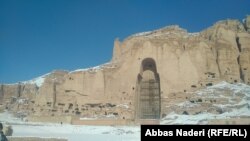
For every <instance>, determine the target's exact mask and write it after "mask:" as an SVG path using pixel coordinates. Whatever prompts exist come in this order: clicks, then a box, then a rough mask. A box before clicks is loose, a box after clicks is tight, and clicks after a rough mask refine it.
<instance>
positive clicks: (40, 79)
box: [21, 73, 50, 87]
mask: <svg viewBox="0 0 250 141" xmlns="http://www.w3.org/2000/svg"><path fill="white" fill-rule="evenodd" d="M48 75H50V73H47V74H45V75H42V76H39V77H37V78H34V79H32V80H28V81H23V82H21V83H22V84H35V85H36V86H37V87H41V86H42V84H43V82H44V80H45V77H46V76H48Z"/></svg>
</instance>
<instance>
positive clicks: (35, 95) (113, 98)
mask: <svg viewBox="0 0 250 141" xmlns="http://www.w3.org/2000/svg"><path fill="white" fill-rule="evenodd" d="M249 19H250V17H249V16H248V17H247V19H246V23H244V24H243V23H241V22H239V21H237V20H225V21H220V22H218V23H216V24H215V25H213V26H212V27H210V28H208V29H206V30H204V31H201V32H199V33H195V34H194V33H188V32H187V31H186V30H184V29H182V28H179V27H178V26H169V27H165V28H162V29H159V30H155V31H152V32H147V33H140V34H135V35H132V36H130V37H128V38H127V39H125V40H124V41H122V42H120V41H119V40H117V39H116V40H115V43H114V51H113V57H112V60H111V61H110V62H109V63H107V64H104V65H102V66H99V67H94V68H91V69H86V70H76V71H73V72H65V71H54V72H52V73H51V74H49V75H47V76H46V78H45V81H44V83H43V85H41V86H40V87H37V86H36V85H35V84H33V85H32V84H29V85H28V84H23V83H20V84H16V85H2V86H1V87H0V88H1V89H0V97H2V98H1V99H4V103H11V97H16V98H17V99H19V100H20V99H21V98H23V99H25V100H26V101H25V100H24V101H25V102H26V107H24V105H23V104H22V103H20V102H19V103H12V109H15V110H18V109H20V108H22V110H23V111H25V109H26V112H27V111H28V112H27V114H28V115H36V116H39V115H47V116H60V115H64V116H69V115H74V116H77V117H85V118H104V119H105V118H116V119H125V120H126V119H128V120H134V119H135V117H136V110H138V108H136V107H137V106H138V98H136V97H138V92H137V89H138V75H139V74H140V73H141V66H142V62H143V60H145V59H146V58H150V59H152V60H154V62H155V63H156V69H157V73H158V75H159V79H160V103H161V115H160V116H162V115H164V114H165V113H167V112H169V111H166V109H165V108H164V107H165V105H166V104H167V101H169V100H170V99H171V98H173V96H176V95H178V96H179V97H183V98H185V97H186V98H187V97H188V93H189V92H192V91H194V90H197V89H200V88H204V87H207V86H212V85H214V84H216V83H218V82H220V81H227V82H230V83H239V82H240V83H246V84H248V85H249V84H250V34H249ZM171 100H174V99H171ZM27 105H28V106H27Z"/></svg>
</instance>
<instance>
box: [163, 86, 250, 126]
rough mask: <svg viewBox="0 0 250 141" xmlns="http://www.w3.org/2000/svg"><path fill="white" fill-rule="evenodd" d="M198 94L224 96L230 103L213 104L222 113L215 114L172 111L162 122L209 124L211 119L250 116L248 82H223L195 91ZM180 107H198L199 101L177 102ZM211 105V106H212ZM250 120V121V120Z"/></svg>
mask: <svg viewBox="0 0 250 141" xmlns="http://www.w3.org/2000/svg"><path fill="white" fill-rule="evenodd" d="M195 95H196V96H199V97H203V98H215V99H217V100H218V99H219V98H223V99H224V100H225V99H226V100H228V101H229V103H226V104H221V103H214V104H213V105H212V106H214V107H215V108H219V109H221V111H222V112H221V114H213V113H209V112H207V111H203V112H201V113H199V114H194V115H185V114H177V113H175V112H172V113H170V114H168V115H167V116H166V117H165V118H163V119H162V120H161V124H207V123H209V121H210V120H216V119H219V120H220V119H231V118H239V117H248V118H250V86H248V85H246V84H241V83H239V84H229V83H227V82H221V83H219V84H217V85H214V86H211V87H207V88H205V89H203V90H199V91H197V92H195ZM177 105H178V106H180V107H189V108H192V107H197V106H200V105H199V104H197V103H191V102H189V101H185V102H183V103H179V104H177ZM212 106H211V107H212ZM249 122H250V121H249Z"/></svg>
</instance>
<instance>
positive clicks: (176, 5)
mask: <svg viewBox="0 0 250 141" xmlns="http://www.w3.org/2000/svg"><path fill="white" fill-rule="evenodd" d="M247 14H250V0H0V83H13V82H19V81H24V80H29V79H32V78H35V77H37V76H40V75H43V74H45V73H48V72H50V71H52V70H55V69H63V70H74V69H79V68H85V67H91V66H96V65H100V64H102V63H105V62H108V61H109V60H110V59H111V55H112V49H113V42H114V39H115V38H117V37H118V38H119V39H120V40H123V39H124V38H126V37H127V36H129V35H131V34H134V33H137V32H143V31H149V30H154V29H157V28H161V27H164V26H167V25H172V24H178V25H180V26H181V27H182V28H185V29H187V30H188V31H189V32H198V31H200V30H202V29H204V28H207V27H209V26H211V25H213V23H215V22H216V21H218V20H222V19H228V18H230V19H239V20H242V19H243V18H245V16H246V15H247Z"/></svg>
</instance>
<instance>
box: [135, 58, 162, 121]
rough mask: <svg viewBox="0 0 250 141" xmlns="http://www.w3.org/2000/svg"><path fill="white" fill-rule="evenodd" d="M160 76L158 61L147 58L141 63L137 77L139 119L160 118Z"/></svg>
mask: <svg viewBox="0 0 250 141" xmlns="http://www.w3.org/2000/svg"><path fill="white" fill-rule="evenodd" d="M160 101H161V98H160V77H159V74H158V73H157V69H156V63H155V61H154V60H153V59H152V58H146V59H144V60H143V61H142V63H141V71H140V73H139V74H138V78H137V110H136V118H137V119H160V111H161V110H160V109H161V102H160Z"/></svg>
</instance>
